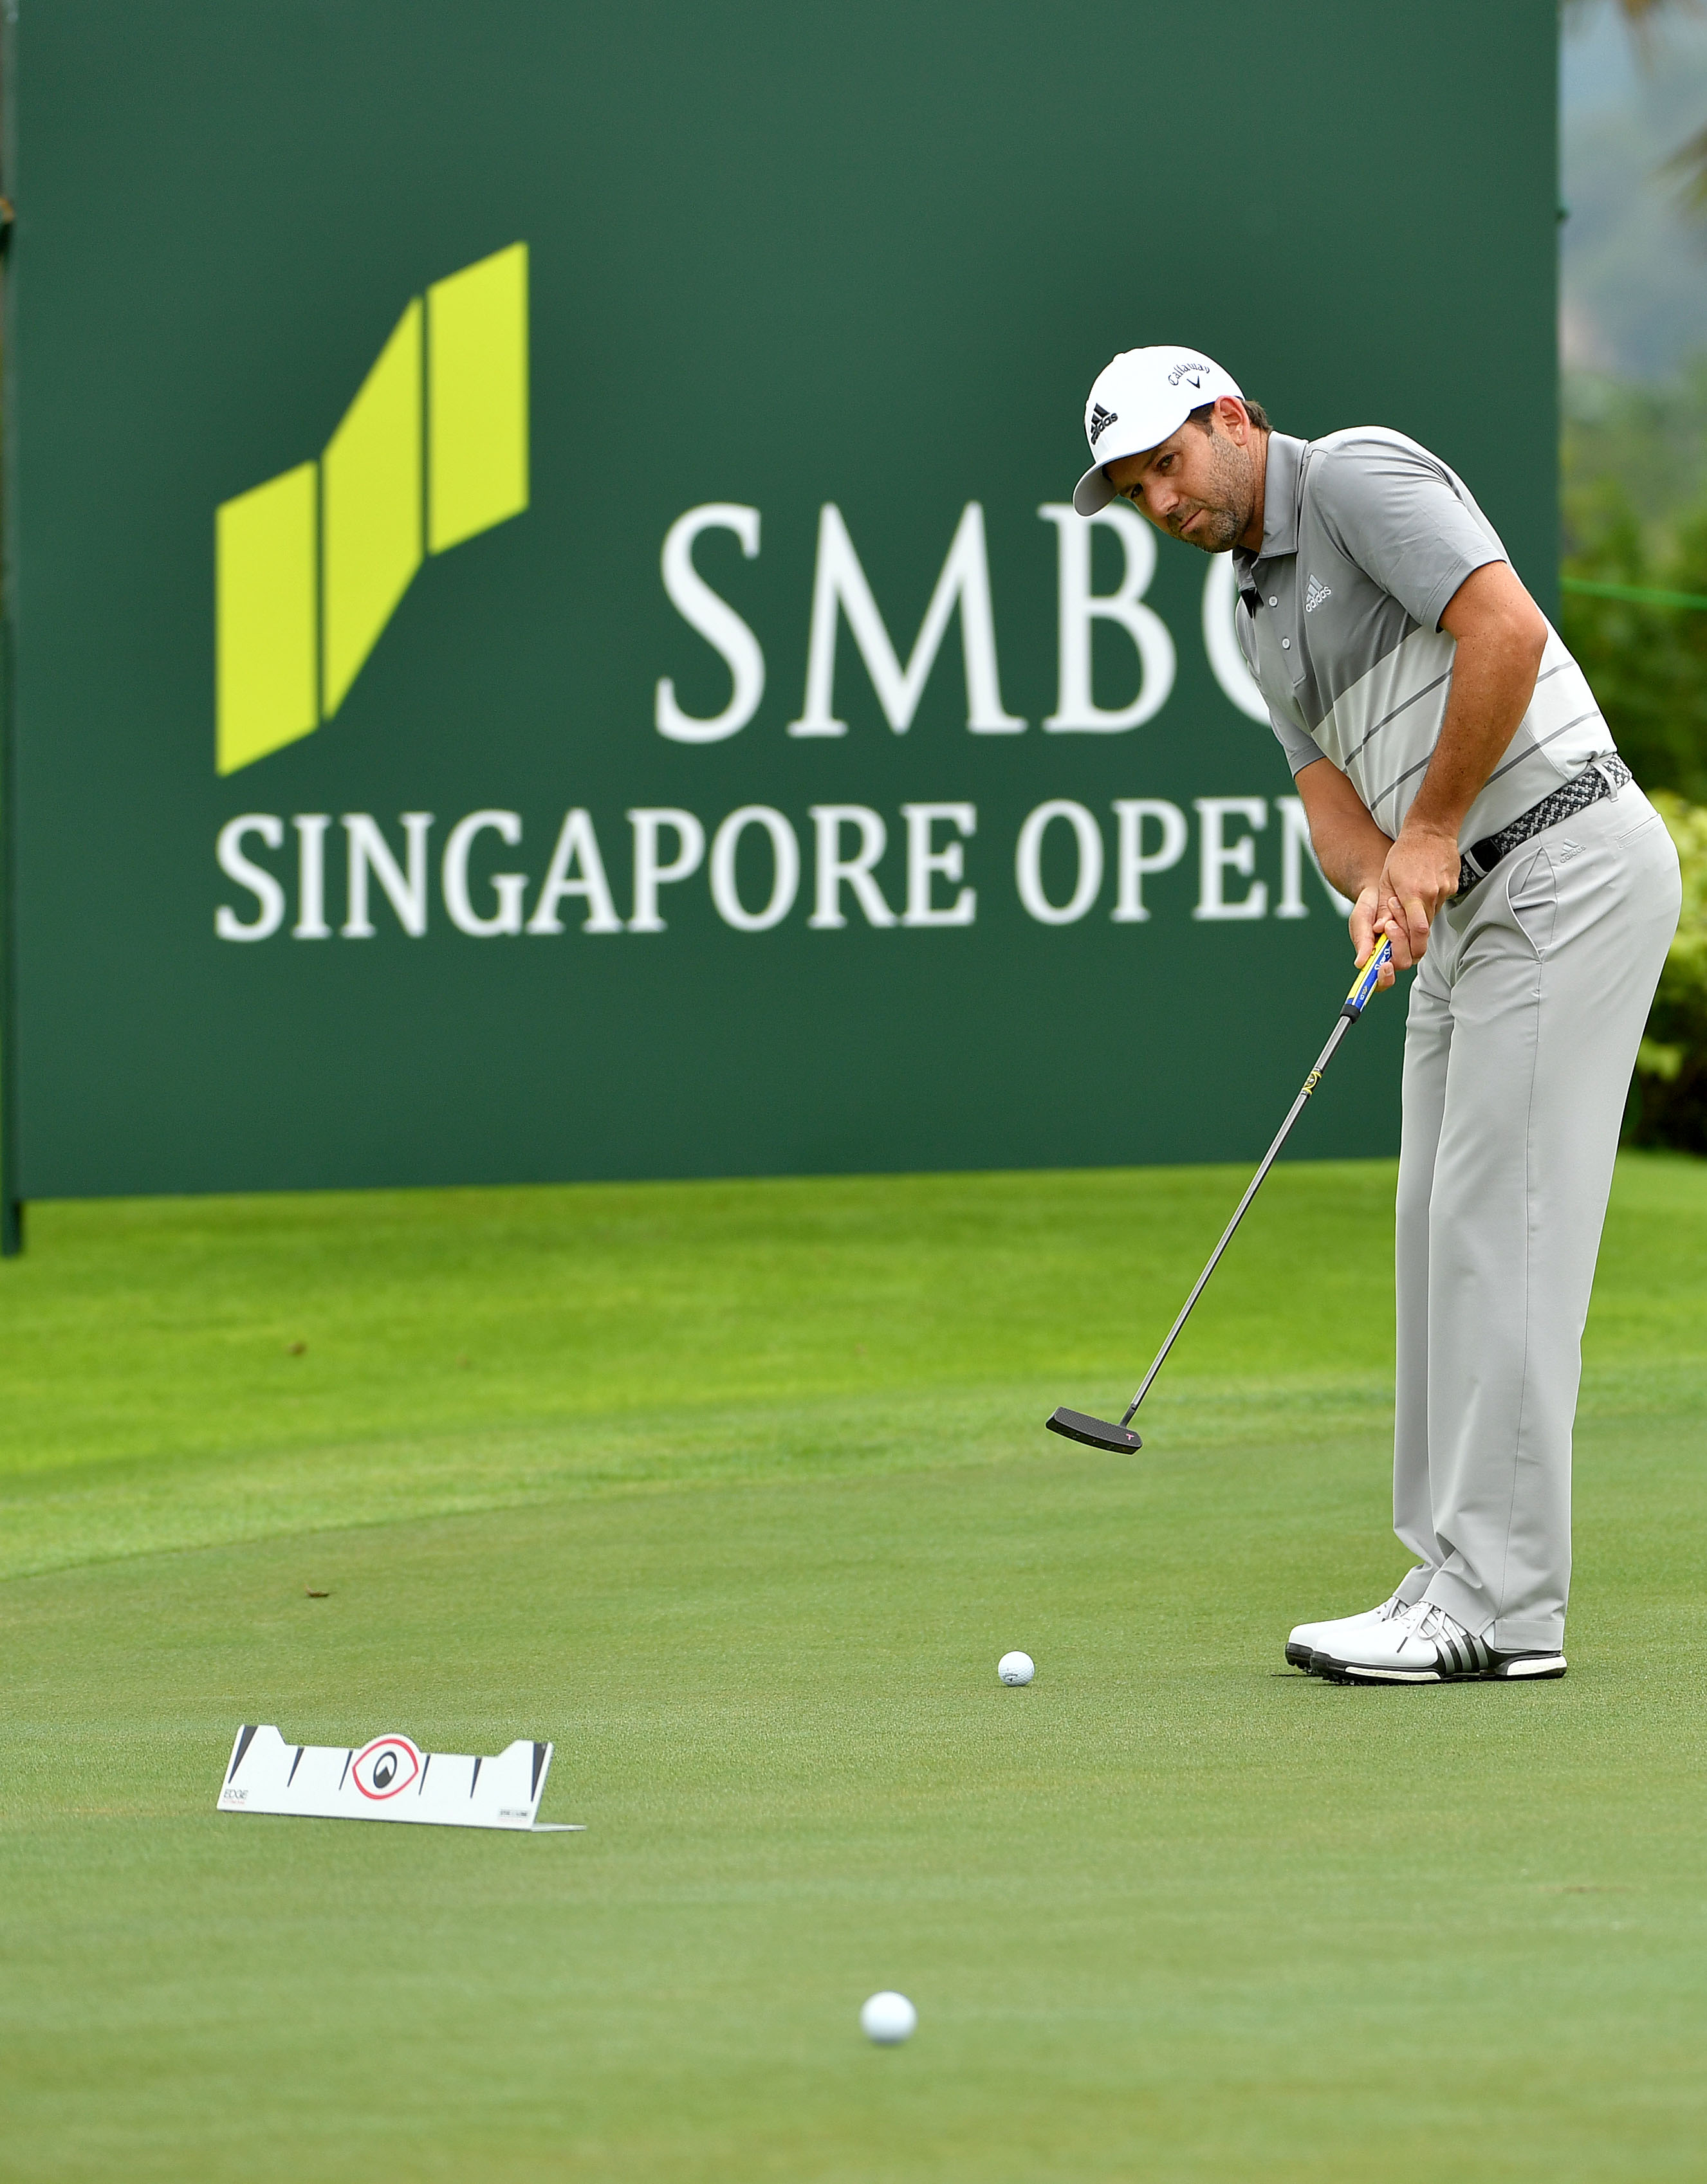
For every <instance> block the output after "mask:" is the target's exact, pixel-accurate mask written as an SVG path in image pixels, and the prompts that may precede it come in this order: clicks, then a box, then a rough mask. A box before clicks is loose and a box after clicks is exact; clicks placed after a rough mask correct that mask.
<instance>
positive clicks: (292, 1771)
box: [285, 1744, 308, 1790]
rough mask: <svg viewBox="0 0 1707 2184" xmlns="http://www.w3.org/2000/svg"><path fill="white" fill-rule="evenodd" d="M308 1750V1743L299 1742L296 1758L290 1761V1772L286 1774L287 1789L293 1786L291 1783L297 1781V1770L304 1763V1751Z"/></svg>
mask: <svg viewBox="0 0 1707 2184" xmlns="http://www.w3.org/2000/svg"><path fill="white" fill-rule="evenodd" d="M307 1750H308V1747H307V1745H305V1744H299V1745H298V1747H297V1748H296V1758H294V1759H293V1760H292V1762H291V1763H290V1773H289V1774H288V1775H286V1776H285V1787H286V1789H287V1790H288V1789H289V1787H290V1786H291V1784H292V1783H293V1782H294V1781H295V1780H296V1770H297V1769H298V1767H300V1766H301V1765H302V1756H303V1754H304V1752H306V1751H307Z"/></svg>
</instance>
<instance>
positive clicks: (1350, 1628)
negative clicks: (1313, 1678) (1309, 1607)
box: [1286, 1593, 1405, 1675]
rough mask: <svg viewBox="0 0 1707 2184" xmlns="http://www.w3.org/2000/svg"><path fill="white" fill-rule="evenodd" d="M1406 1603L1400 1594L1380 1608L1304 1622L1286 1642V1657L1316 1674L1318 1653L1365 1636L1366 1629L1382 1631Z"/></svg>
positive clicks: (1384, 1602) (1295, 1666)
mask: <svg viewBox="0 0 1707 2184" xmlns="http://www.w3.org/2000/svg"><path fill="white" fill-rule="evenodd" d="M1404 1606H1405V1604H1404V1602H1403V1601H1402V1600H1401V1599H1400V1598H1399V1596H1398V1595H1397V1593H1394V1594H1393V1595H1392V1597H1391V1598H1390V1599H1387V1600H1384V1601H1383V1602H1381V1606H1380V1607H1366V1608H1365V1609H1364V1612H1363V1613H1362V1614H1361V1615H1342V1616H1341V1617H1340V1618H1339V1619H1338V1621H1337V1622H1334V1623H1301V1624H1299V1625H1298V1627H1297V1630H1294V1631H1293V1633H1292V1635H1291V1637H1290V1638H1288V1639H1287V1641H1286V1658H1287V1660H1288V1661H1290V1662H1291V1665H1292V1666H1293V1667H1294V1668H1295V1669H1303V1671H1304V1673H1305V1674H1307V1675H1310V1674H1314V1668H1313V1666H1312V1663H1313V1662H1314V1658H1315V1656H1316V1655H1317V1654H1318V1653H1331V1652H1333V1651H1334V1649H1335V1647H1336V1646H1337V1645H1339V1644H1340V1643H1342V1641H1346V1640H1348V1639H1353V1638H1356V1637H1358V1636H1361V1635H1362V1634H1363V1632H1364V1630H1365V1629H1370V1630H1378V1629H1379V1628H1380V1627H1381V1624H1383V1623H1388V1622H1391V1621H1392V1619H1393V1617H1394V1616H1396V1615H1403V1613H1404Z"/></svg>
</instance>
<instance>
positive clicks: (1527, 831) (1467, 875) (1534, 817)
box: [1457, 751, 1635, 902]
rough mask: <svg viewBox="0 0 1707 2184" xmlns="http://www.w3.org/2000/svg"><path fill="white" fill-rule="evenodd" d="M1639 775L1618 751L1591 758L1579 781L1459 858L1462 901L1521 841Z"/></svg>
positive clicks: (1613, 792)
mask: <svg viewBox="0 0 1707 2184" xmlns="http://www.w3.org/2000/svg"><path fill="white" fill-rule="evenodd" d="M1634 779H1635V776H1634V775H1633V774H1632V772H1631V771H1630V768H1629V767H1628V766H1626V764H1625V763H1624V761H1623V760H1622V759H1621V758H1620V757H1619V755H1618V754H1617V752H1616V751H1613V752H1612V753H1610V754H1609V755H1608V756H1607V757H1605V758H1592V759H1590V760H1589V761H1588V764H1587V766H1585V767H1584V768H1583V770H1582V772H1581V773H1579V774H1578V775H1577V777H1576V780H1575V781H1567V782H1566V783H1565V786H1564V788H1555V789H1554V792H1553V794H1552V795H1551V796H1543V797H1542V799H1541V801H1540V803H1539V804H1531V805H1530V807H1529V809H1528V811H1526V812H1523V813H1522V814H1521V815H1520V816H1519V817H1517V818H1515V819H1514V820H1513V821H1512V822H1511V824H1510V826H1509V827H1501V828H1500V830H1499V832H1498V833H1497V834H1487V835H1484V836H1483V838H1482V839H1481V841H1480V842H1472V843H1471V844H1470V847H1469V849H1468V850H1465V851H1464V855H1462V856H1461V857H1460V858H1459V866H1458V898H1457V899H1458V900H1459V902H1462V901H1463V900H1464V897H1465V896H1466V895H1467V894H1469V893H1470V889H1472V888H1475V887H1480V886H1481V883H1482V882H1483V881H1484V880H1485V879H1486V878H1487V876H1488V874H1489V873H1490V872H1492V870H1493V868H1494V866H1496V865H1497V864H1498V862H1499V861H1500V860H1501V858H1502V857H1509V855H1511V853H1512V851H1513V850H1515V849H1516V848H1517V847H1518V846H1519V844H1520V843H1523V842H1526V841H1528V840H1529V839H1530V838H1531V835H1535V834H1539V833H1541V832H1542V829H1543V828H1545V827H1556V826H1557V825H1558V824H1559V821H1560V820H1561V819H1569V818H1570V816H1571V814H1572V813H1573V812H1574V811H1587V809H1588V807H1589V805H1591V804H1598V803H1599V802H1600V800H1601V799H1602V798H1603V797H1606V796H1616V795H1617V794H1618V792H1619V790H1620V789H1621V788H1623V786H1624V784H1625V783H1626V782H1627V781H1633V780H1634Z"/></svg>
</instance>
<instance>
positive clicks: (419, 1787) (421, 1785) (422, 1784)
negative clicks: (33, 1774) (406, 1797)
mask: <svg viewBox="0 0 1707 2184" xmlns="http://www.w3.org/2000/svg"><path fill="white" fill-rule="evenodd" d="M431 1766H432V1753H431V1752H428V1753H427V1756H426V1758H424V1759H423V1760H422V1761H421V1780H420V1781H419V1782H418V1783H417V1784H416V1789H415V1794H416V1797H419V1796H420V1795H421V1791H423V1790H424V1789H425V1788H426V1787H427V1769H428V1768H429V1767H431Z"/></svg>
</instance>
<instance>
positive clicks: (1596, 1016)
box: [1393, 783, 1681, 1652]
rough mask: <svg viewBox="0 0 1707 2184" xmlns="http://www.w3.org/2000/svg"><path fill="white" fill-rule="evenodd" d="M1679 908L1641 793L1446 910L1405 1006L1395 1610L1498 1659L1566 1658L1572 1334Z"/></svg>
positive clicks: (1673, 878)
mask: <svg viewBox="0 0 1707 2184" xmlns="http://www.w3.org/2000/svg"><path fill="white" fill-rule="evenodd" d="M1680 894H1681V889H1680V884H1679V878H1678V869H1677V854H1676V850H1674V849H1673V847H1672V844H1671V837H1670V835H1669V834H1668V833H1666V831H1665V825H1664V822H1662V821H1661V819H1660V816H1659V814H1658V813H1657V812H1656V811H1654V807H1653V805H1651V804H1650V803H1649V802H1648V799H1647V798H1646V797H1645V796H1643V794H1642V792H1641V790H1640V789H1639V788H1637V787H1636V786H1635V784H1634V783H1630V784H1629V785H1627V786H1626V788H1624V790H1623V791H1622V793H1621V794H1619V795H1617V796H1615V797H1609V798H1607V799H1605V800H1604V801H1603V802H1602V803H1599V804H1596V805H1591V806H1590V808H1589V809H1588V810H1587V811H1581V812H1578V813H1577V814H1576V815H1575V816H1573V817H1571V818H1570V819H1567V820H1565V821H1564V822H1561V823H1560V824H1559V826H1557V827H1549V828H1548V831H1547V832H1546V833H1544V834H1539V835H1537V836H1536V837H1535V838H1534V840H1533V841H1531V842H1526V843H1524V844H1522V845H1521V847H1520V848H1519V849H1516V850H1514V851H1513V852H1512V854H1511V855H1509V857H1508V858H1506V859H1505V861H1503V863H1502V864H1500V865H1499V866H1497V867H1496V868H1495V869H1494V871H1493V872H1491V873H1490V874H1489V875H1488V877H1487V879H1485V880H1484V881H1483V882H1482V883H1481V886H1480V887H1478V888H1476V889H1475V890H1474V891H1473V892H1472V893H1471V894H1470V895H1469V896H1468V898H1467V899H1466V900H1464V901H1463V902H1462V903H1448V904H1447V905H1444V906H1443V907H1442V910H1441V911H1440V913H1439V915H1438V916H1437V917H1436V919H1435V922H1434V926H1433V928H1432V930H1431V933H1430V935H1429V948H1428V953H1427V955H1426V956H1425V957H1424V959H1423V961H1422V965H1421V967H1420V969H1419V971H1418V972H1417V975H1416V978H1415V980H1414V983H1413V985H1412V988H1411V1000H1410V1013H1409V1019H1408V1021H1407V1024H1406V1030H1405V1062H1404V1107H1403V1139H1402V1143H1401V1149H1400V1153H1399V1184H1398V1224H1397V1225H1398V1234H1397V1302H1398V1375H1397V1419H1396V1429H1395V1434H1394V1444H1393V1523H1394V1529H1396V1530H1397V1533H1398V1535H1399V1538H1400V1539H1401V1540H1402V1541H1403V1542H1404V1544H1405V1546H1408V1547H1409V1549H1410V1550H1411V1552H1412V1553H1413V1554H1414V1555H1416V1556H1417V1557H1419V1559H1420V1563H1421V1567H1420V1568H1418V1569H1415V1570H1414V1571H1413V1572H1412V1573H1411V1574H1410V1576H1409V1578H1407V1579H1406V1580H1405V1582H1404V1584H1403V1586H1402V1588H1401V1591H1403V1595H1404V1597H1405V1598H1406V1599H1407V1600H1420V1599H1424V1598H1426V1599H1428V1600H1430V1601H1433V1602H1438V1603H1439V1605H1440V1606H1441V1607H1444V1608H1445V1609H1446V1610H1447V1611H1448V1613H1449V1614H1452V1615H1454V1616H1456V1617H1457V1619H1459V1622H1460V1623H1463V1624H1466V1625H1467V1626H1468V1627H1469V1629H1470V1630H1472V1631H1474V1632H1475V1633H1477V1634H1479V1635H1486V1637H1487V1641H1488V1643H1489V1644H1490V1645H1491V1646H1494V1647H1495V1648H1496V1649H1498V1650H1499V1651H1502V1652H1529V1651H1536V1650H1551V1649H1553V1648H1554V1647H1557V1646H1560V1645H1562V1644H1563V1642H1564V1639H1565V1602H1566V1599H1567V1597H1568V1596H1569V1593H1570V1432H1571V1425H1572V1422H1573V1420H1574V1418H1575V1417H1576V1393H1577V1384H1578V1381H1579V1379H1581V1370H1582V1351H1581V1338H1582V1325H1583V1321H1584V1319H1585V1318H1587V1312H1588V1296H1589V1290H1590V1289H1591V1287H1592V1286H1593V1280H1594V1262H1595V1258H1596V1256H1597V1255H1598V1251H1599V1249H1600V1231H1601V1226H1602V1223H1604V1219H1605V1216H1606V1200H1607V1195H1608V1192H1609V1190H1610V1189H1611V1184H1612V1162H1613V1156H1614V1154H1615V1151H1616V1150H1617V1144H1618V1129H1619V1123H1620V1121H1621V1117H1622V1115H1623V1112H1624V1102H1625V1096H1626V1093H1627V1091H1628V1089H1629V1086H1630V1074H1631V1069H1632V1065H1633V1064H1634V1061H1635V1059H1636V1049H1637V1045H1638V1044H1639V1042H1640V1040H1641V1038H1642V1032H1643V1025H1644V1023H1645V1022H1646V1020H1647V1015H1648V1003H1649V1002H1650V1001H1651V1000H1652V999H1653V995H1654V985H1655V983H1656V982H1657V981H1658V979H1659V976H1660V966H1661V964H1662V963H1663V962H1664V961H1665V950H1666V944H1667V943H1668V942H1669V941H1670V939H1671V935H1672V933H1674V932H1675V930H1676V924H1677V912H1678V907H1679V901H1680Z"/></svg>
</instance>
